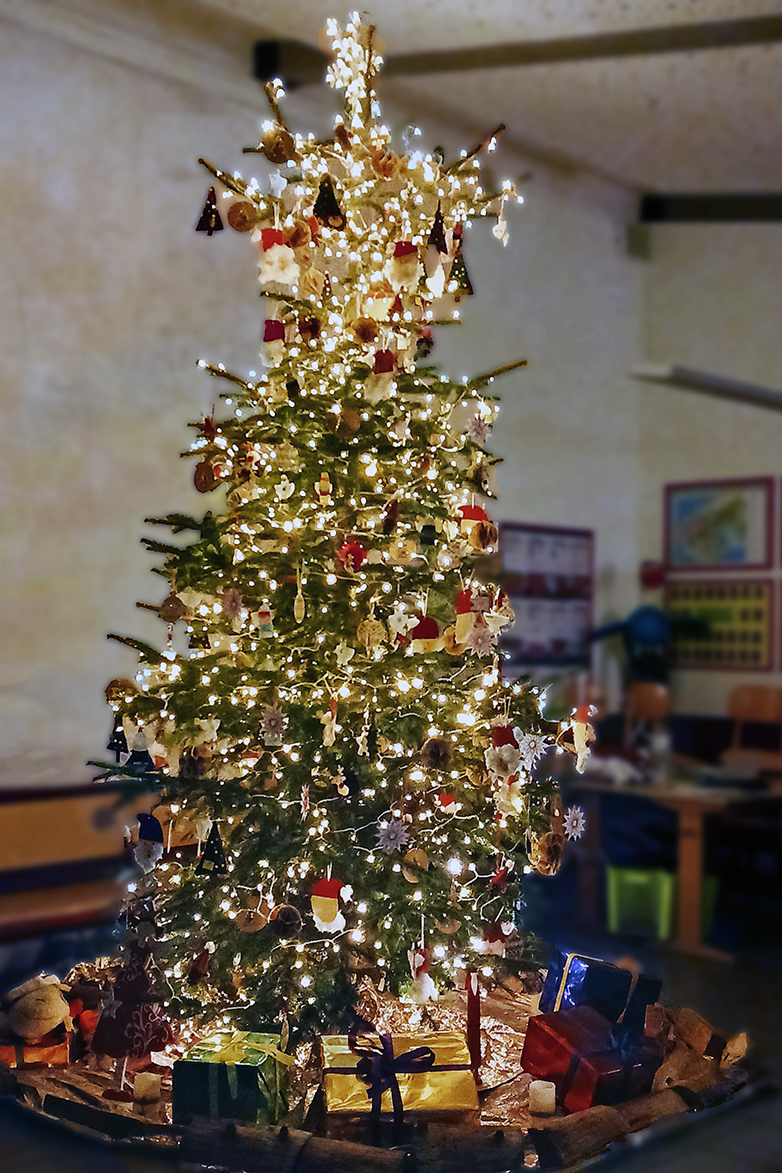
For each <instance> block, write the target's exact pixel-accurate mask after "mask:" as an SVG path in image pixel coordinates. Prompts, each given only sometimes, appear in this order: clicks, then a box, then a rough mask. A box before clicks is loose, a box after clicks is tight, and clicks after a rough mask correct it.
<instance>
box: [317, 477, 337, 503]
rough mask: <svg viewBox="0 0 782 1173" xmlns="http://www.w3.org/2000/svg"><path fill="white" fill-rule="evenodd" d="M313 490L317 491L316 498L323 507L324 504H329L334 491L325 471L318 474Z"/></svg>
mask: <svg viewBox="0 0 782 1173" xmlns="http://www.w3.org/2000/svg"><path fill="white" fill-rule="evenodd" d="M315 492H316V493H317V495H318V500H319V501H320V503H321V505H322V506H323V508H324V509H325V508H326V506H328V505H330V504H331V497H332V494H333V492H334V488H333V486H332V484H331V480H330V479H329V474H328V473H327V472H322V473H321V474H320V479H319V480H318V481H317V483H316V485H315Z"/></svg>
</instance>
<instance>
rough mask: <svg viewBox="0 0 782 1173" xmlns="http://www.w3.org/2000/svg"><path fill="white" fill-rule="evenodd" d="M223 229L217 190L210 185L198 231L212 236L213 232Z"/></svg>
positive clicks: (197, 225)
mask: <svg viewBox="0 0 782 1173" xmlns="http://www.w3.org/2000/svg"><path fill="white" fill-rule="evenodd" d="M222 230H223V222H222V220H221V219H220V213H219V212H218V210H217V192H216V191H215V189H214V188H213V187H210V188H209V191H208V192H207V194H206V203H205V204H204V210H203V212H202V213H201V216H200V218H199V220H198V223H197V224H196V232H205V233H206V235H207V236H211V235H212V233H213V232H222Z"/></svg>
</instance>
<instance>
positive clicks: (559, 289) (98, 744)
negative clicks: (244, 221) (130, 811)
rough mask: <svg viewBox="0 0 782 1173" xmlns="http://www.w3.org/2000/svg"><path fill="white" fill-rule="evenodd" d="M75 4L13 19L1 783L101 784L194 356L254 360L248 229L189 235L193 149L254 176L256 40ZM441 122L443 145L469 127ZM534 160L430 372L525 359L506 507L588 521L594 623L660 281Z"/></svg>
mask: <svg viewBox="0 0 782 1173" xmlns="http://www.w3.org/2000/svg"><path fill="white" fill-rule="evenodd" d="M28 5H29V6H28ZM164 8H165V11H167V12H168V11H169V10H170V9H171V5H167V6H164ZM115 9H116V10H115ZM8 10H9V9H8V7H6V6H3V5H0V13H2V12H7V11H8ZM98 10H100V12H99V18H97V17H96V12H97V11H98ZM81 11H82V13H85V12H86V13H87V15H88V16H89V13H90V11H91V13H92V16H91V18H90V19H87V16H85V17H84V19H83V20H81V23H80V22H79V21H68V20H67V19H64V18H63V9H62V6H57V5H54V6H53V5H47V4H45V3H42V2H39V0H28V3H27V5H26V6H23V8H22V9H20V10H18V11H17V18H18V19H16V20H15V21H11V20H8V21H5V20H2V21H0V111H2V114H0V136H1V141H2V155H3V159H4V161H5V163H6V175H7V176H8V175H10V177H11V178H10V179H9V180H7V182H6V184H5V189H4V197H3V200H2V201H0V230H2V238H3V241H4V245H3V266H2V273H1V275H0V322H2V331H3V350H2V354H3V362H2V365H1V366H0V390H1V393H2V411H3V423H4V435H5V437H6V440H5V443H4V446H3V460H2V466H1V468H0V478H2V482H3V510H2V513H1V514H0V517H1V519H2V520H1V521H0V525H1V526H2V530H1V531H0V543H2V544H1V545H0V550H1V551H2V555H1V557H2V566H3V574H2V585H1V586H0V590H2V608H0V616H2V618H1V619H0V623H2V630H1V631H0V646H1V647H2V660H1V661H0V784H2V785H6V786H8V785H14V784H24V783H27V784H32V783H36V782H45V783H47V784H48V783H51V784H54V783H58V782H70V781H74V780H78V779H82V778H85V777H89V776H90V774H91V773H92V771H91V770H90V769H89V768H88V767H86V766H85V765H84V762H85V759H86V758H88V757H94V756H97V757H100V756H102V755H103V753H104V750H103V746H104V744H105V740H106V737H107V734H108V729H109V723H110V714H109V711H108V709H107V708H106V707H105V704H104V700H103V687H104V685H105V683H106V682H107V681H108V680H109V679H110V678H111V677H112V676H115V675H127V674H132V672H133V670H134V666H135V657H134V655H133V654H132V653H131V652H129V651H127V650H125V649H123V648H121V647H119V646H118V645H115V644H112V643H107V642H106V638H105V637H106V632H108V631H115V632H120V633H125V634H132V635H138V636H140V637H142V638H150V639H152V640H153V641H157V640H159V639H160V638H161V635H162V632H161V628H160V625H159V624H158V623H157V621H156V620H153V619H150V618H149V616H148V615H146V614H145V613H143V612H139V611H137V610H136V609H135V602H136V600H144V599H148V600H153V601H159V599H160V598H161V593H162V586H163V584H162V583H161V582H160V580H158V579H157V577H155V576H152V577H150V574H149V567H150V565H151V564H152V559H151V558H150V557H149V556H148V555H147V554H146V553H145V552H144V550H143V549H142V548H141V547H140V546H139V544H138V539H139V537H140V536H141V534H142V533H143V532H144V526H143V518H144V517H145V516H147V515H149V514H159V513H165V512H168V511H170V510H175V509H183V510H193V511H198V510H202V509H203V508H204V507H205V503H204V499H203V498H199V497H198V496H197V494H196V493H195V492H194V490H193V489H192V485H191V466H190V464H189V463H186V462H183V461H178V460H177V454H178V452H179V451H180V450H181V449H182V448H184V447H186V446H187V444H188V443H189V440H190V436H191V433H189V431H188V429H187V428H186V426H185V425H186V422H187V420H188V419H193V418H197V416H198V414H199V413H200V412H201V411H202V410H208V409H209V408H210V407H211V404H212V403H213V402H214V397H215V393H216V391H217V390H218V388H217V386H216V384H215V383H213V382H212V381H211V380H208V379H207V378H206V376H204V375H203V374H200V373H199V372H197V371H196V369H195V365H194V364H195V360H196V359H197V358H198V357H200V356H202V355H204V356H206V357H208V358H210V359H212V360H214V361H223V362H225V364H226V365H227V366H229V367H231V366H233V367H235V368H236V369H237V370H239V371H244V372H246V371H247V370H249V369H253V368H255V367H256V366H257V339H258V330H259V322H260V318H261V304H260V302H259V300H258V296H257V294H258V286H257V282H256V278H255V271H254V270H255V266H254V258H253V256H252V250H251V251H250V254H248V248H247V242H246V241H245V240H244V239H243V238H241V237H239V236H237V235H234V234H233V233H231V232H225V233H223V234H222V235H221V236H220V237H217V238H213V239H207V238H206V237H205V236H203V235H198V236H196V235H195V234H194V233H193V226H194V223H195V220H196V218H197V215H198V213H199V211H200V208H201V204H202V202H203V198H204V194H205V191H206V188H207V186H208V184H207V182H206V180H205V177H204V175H203V173H202V172H201V171H200V169H199V168H198V166H197V163H196V159H197V157H198V155H199V154H205V155H207V156H209V157H212V158H213V159H215V160H216V161H218V162H220V163H221V165H223V166H225V167H227V168H229V169H233V168H234V167H240V168H243V169H244V170H245V173H248V172H252V170H255V171H256V173H260V172H261V171H262V167H261V165H260V163H259V164H258V166H256V163H255V161H253V162H252V163H248V161H247V159H246V158H245V159H243V158H242V156H241V153H240V149H241V146H242V144H244V143H248V142H251V141H254V140H256V139H257V122H258V119H259V118H260V117H265V116H266V111H265V110H264V106H263V103H262V101H261V95H260V93H259V90H258V87H257V86H256V85H255V83H253V82H252V81H251V80H250V79H247V78H246V72H247V60H248V58H247V53H246V49H247V44H248V43H249V40H248V34H247V31H246V30H242V29H238V31H237V30H235V29H228V27H227V26H226V25H225V23H224V22H220V24H219V25H214V24H208V22H202V23H201V24H199V21H198V20H197V19H196V16H197V15H198V10H197V9H196V8H195V7H194V6H193V5H191V6H189V8H188V12H189V13H190V16H189V17H188V23H187V26H186V31H187V37H188V38H189V39H188V40H187V41H186V42H185V43H184V47H183V42H182V40H181V37H180V35H179V33H180V31H181V30H178V29H177V28H176V27H174V26H171V27H169V26H166V27H162V26H161V25H160V22H159V21H157V20H156V17H155V13H156V8H155V6H154V5H146V6H145V5H140V6H138V13H137V18H136V17H134V19H133V21H131V22H130V23H129V21H130V17H129V15H128V14H129V13H133V12H135V9H134V7H133V6H128V5H120V4H118V5H116V6H115V5H111V4H104V5H103V6H102V7H101V6H100V5H98V6H97V7H95V6H93V8H92V9H91V10H90V9H89V8H84V7H83V6H82V10H81ZM117 13H119V14H120V15H121V16H122V20H121V21H119V17H118V16H117ZM65 15H66V16H67V12H66V14H65ZM104 16H105V21H104V19H103V18H104ZM20 21H22V23H20ZM147 50H148V51H147ZM383 96H384V97H385V94H384V95H383ZM391 97H392V98H393V95H391ZM398 102H399V99H398V98H397V106H396V107H394V106H393V102H392V106H391V109H390V110H389V108H388V107H386V115H387V117H388V119H389V122H390V123H391V125H393V126H394V127H395V128H399V127H401V126H403V125H404V123H405V121H406V120H407V117H409V115H406V114H405V112H404V111H403V110H402V109H401V107H399V105H398ZM288 111H289V117H290V121H291V124H292V125H295V126H300V127H302V128H303V129H310V128H311V129H313V130H315V131H316V133H320V132H322V131H324V130H325V129H326V126H327V124H328V121H329V119H328V103H326V104H325V105H324V103H323V100H322V95H319V94H316V95H310V96H307V95H306V94H304V95H297V96H295V97H292V98H291V99H290V101H289V106H288ZM418 117H419V118H420V119H421V120H422V121H423V122H424V126H425V127H426V126H427V125H428V124H427V123H426V122H425V121H424V116H423V115H422V114H421V113H420V112H419V114H418ZM431 134H432V140H433V142H434V141H446V145H447V146H448V147H449V149H451V142H452V144H453V146H454V147H455V146H461V145H471V142H472V138H473V136H472V134H470V133H467V134H461V133H458V132H457V131H455V130H454V128H450V129H449V128H434V127H433V128H431ZM466 140H467V141H466ZM498 166H499V168H500V175H501V176H502V175H504V174H510V175H512V176H513V177H516V176H517V175H519V174H520V173H521V172H523V171H525V170H527V169H528V168H527V166H526V164H525V162H524V160H523V159H520V158H514V157H513V156H512V155H510V154H508V155H506V156H505V157H504V158H501V160H500V162H499V164H498ZM534 171H535V174H534V177H533V179H532V180H530V181H529V182H527V183H525V184H524V190H525V193H526V196H527V204H526V206H525V207H524V208H523V209H518V210H517V211H516V212H515V213H511V222H510V229H511V243H510V245H509V247H508V249H507V250H503V249H502V248H501V246H500V245H499V244H498V242H497V241H496V240H495V239H494V238H493V237H492V236H491V233H490V232H489V231H488V229H487V228H486V227H485V226H481V227H480V228H477V227H476V230H475V233H474V234H473V238H471V239H470V241H469V243H468V247H467V263H468V266H469V269H470V273H471V277H472V279H473V283H474V285H475V288H476V291H477V296H476V297H475V298H474V299H472V301H471V303H470V304H469V305H468V307H467V309H466V312H465V315H464V316H465V325H464V326H463V327H462V328H461V330H460V331H459V330H455V331H452V332H451V334H450V336H449V337H446V336H445V334H444V333H443V332H441V337H440V341H439V345H438V349H437V350H436V351H435V355H434V357H435V358H436V359H437V360H438V361H441V362H442V363H443V365H444V366H447V368H448V369H449V371H451V372H452V373H455V374H461V373H468V372H469V373H473V372H477V371H481V370H485V369H488V368H489V367H491V366H493V365H496V364H497V363H499V362H502V361H503V360H506V359H510V358H513V357H516V356H518V355H519V354H520V353H522V354H525V355H527V356H528V357H529V358H530V360H531V366H530V368H529V370H527V371H524V372H522V373H520V374H518V375H514V376H511V377H509V378H508V379H506V380H505V381H504V383H503V385H502V386H501V387H500V386H499V384H498V389H499V390H501V391H502V393H503V395H504V407H503V412H502V414H501V416H500V422H499V425H498V427H497V429H496V432H495V436H494V441H493V446H494V448H495V450H496V451H497V452H498V453H499V454H501V455H503V456H504V457H505V458H506V463H505V465H504V466H503V469H502V472H501V477H500V486H501V491H502V500H501V503H500V505H499V507H498V509H497V511H496V512H497V515H498V516H499V517H500V518H504V519H509V520H530V521H536V522H549V523H552V524H559V525H576V526H587V527H594V528H595V529H596V530H597V537H598V545H597V548H598V578H599V597H598V604H597V617H598V619H599V620H602V619H605V618H607V617H615V616H618V615H622V614H624V613H625V612H626V611H627V609H628V608H629V607H631V606H632V605H633V604H634V602H635V567H636V565H637V560H638V554H639V549H638V538H637V527H636V514H637V497H638V476H639V460H638V437H639V427H638V402H639V395H640V392H639V391H638V388H637V387H636V385H635V384H634V383H633V382H631V381H629V380H628V379H627V377H626V371H627V369H628V367H629V366H630V365H631V363H632V362H633V361H635V359H636V358H637V357H638V354H639V348H640V334H639V330H640V321H641V316H640V307H641V292H642V290H641V282H642V278H643V276H644V267H643V265H642V264H641V263H639V262H637V261H632V260H630V259H628V258H627V257H626V256H625V254H624V245H623V225H624V223H625V221H626V219H628V218H629V216H630V215H631V208H632V205H631V202H630V201H629V200H628V198H627V197H626V196H625V195H623V194H622V193H620V192H618V191H615V190H612V189H610V188H608V187H601V186H599V185H598V184H596V183H595V181H587V180H585V179H579V177H578V176H576V175H570V176H564V175H558V174H555V173H548V172H546V171H545V170H544V169H542V168H541V167H539V166H538V165H535V168H534ZM147 532H149V531H147ZM164 536H165V535H164Z"/></svg>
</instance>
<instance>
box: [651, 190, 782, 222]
mask: <svg viewBox="0 0 782 1173" xmlns="http://www.w3.org/2000/svg"><path fill="white" fill-rule="evenodd" d="M638 218H639V220H640V221H641V223H642V224H676V223H679V224H686V223H689V224H704V223H722V224H746V223H749V222H753V221H754V222H756V223H763V222H765V223H768V222H770V221H775V220H777V221H778V220H782V194H780V193H778V192H758V193H754V192H753V193H748V194H742V193H741V192H736V193H730V194H719V195H709V194H708V193H704V194H702V195H696V194H690V195H687V194H685V195H682V194H671V195H666V194H647V195H642V196H641V199H640V203H639V209H638Z"/></svg>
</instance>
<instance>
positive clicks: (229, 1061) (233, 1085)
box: [203, 1031, 294, 1117]
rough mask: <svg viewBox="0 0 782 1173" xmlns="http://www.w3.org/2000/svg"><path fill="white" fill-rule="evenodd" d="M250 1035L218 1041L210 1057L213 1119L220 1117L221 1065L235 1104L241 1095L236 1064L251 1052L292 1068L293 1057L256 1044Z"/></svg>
mask: <svg viewBox="0 0 782 1173" xmlns="http://www.w3.org/2000/svg"><path fill="white" fill-rule="evenodd" d="M248 1034H249V1032H248V1031H238V1032H237V1033H236V1034H233V1035H231V1037H230V1038H229V1039H226V1040H225V1041H223V1042H221V1041H220V1040H218V1041H217V1042H216V1043H215V1044H214V1050H213V1051H212V1054H211V1055H210V1060H211V1062H210V1063H209V1064H208V1069H209V1075H208V1080H209V1115H210V1116H211V1117H218V1116H219V1115H220V1095H219V1089H218V1079H219V1072H220V1068H219V1067H218V1064H219V1063H223V1064H225V1076H226V1080H227V1082H228V1092H229V1095H230V1096H231V1099H232V1100H233V1101H234V1103H235V1102H236V1099H237V1097H238V1095H239V1078H238V1076H237V1074H236V1064H237V1063H241V1062H242V1060H244V1059H246V1058H247V1053H248V1052H249V1051H254V1052H255V1053H256V1054H258V1055H272V1056H273V1057H274V1059H275V1060H276V1061H277V1062H278V1063H284V1064H285V1065H286V1066H290V1065H291V1063H293V1061H294V1060H293V1055H286V1054H285V1052H284V1051H281V1050H280V1049H279V1048H278V1047H275V1046H274V1045H273V1044H272V1043H259V1042H256V1041H255V1040H253V1039H250V1038H248V1037H247V1036H248ZM203 1045H204V1046H205V1047H210V1046H212V1044H211V1043H210V1042H207V1043H206V1044H203Z"/></svg>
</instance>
